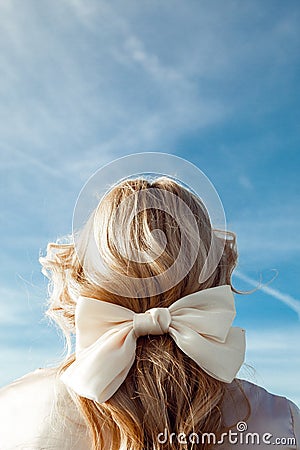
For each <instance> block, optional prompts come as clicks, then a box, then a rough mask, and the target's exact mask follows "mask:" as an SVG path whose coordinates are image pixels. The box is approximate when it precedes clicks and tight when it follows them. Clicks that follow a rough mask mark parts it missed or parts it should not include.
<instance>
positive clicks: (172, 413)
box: [40, 177, 250, 450]
mask: <svg viewBox="0 0 300 450" xmlns="http://www.w3.org/2000/svg"><path fill="white" fill-rule="evenodd" d="M152 188H156V189H155V190H153V193H154V194H153V195H155V196H158V197H161V200H162V201H164V202H165V201H168V202H170V204H169V205H168V207H169V210H171V211H173V214H172V215H170V214H169V213H167V212H166V210H167V209H166V210H162V209H154V208H148V209H147V208H145V209H144V210H143V211H140V212H137V213H135V211H134V210H133V220H132V222H131V223H130V224H129V235H128V228H126V227H122V226H120V223H123V222H124V223H125V222H126V220H127V219H128V211H126V209H125V210H123V212H122V214H123V216H121V218H120V219H121V222H120V223H119V224H118V226H117V224H116V221H115V220H114V219H115V215H114V213H115V211H116V208H118V206H119V205H120V204H121V203H122V202H123V201H124V200H125V199H126V198H128V197H129V196H130V195H131V194H133V193H137V192H141V191H143V190H147V191H148V192H151V189H152ZM165 191H168V192H169V193H171V194H174V195H172V196H171V195H170V196H167V197H166V196H163V193H164V192H165ZM166 198H167V200H166ZM176 198H177V199H178V198H179V199H181V200H183V201H184V202H185V204H186V205H187V206H188V207H189V209H190V211H192V214H193V217H194V219H196V224H197V226H196V229H195V227H193V226H191V222H189V220H190V219H189V218H188V217H186V218H185V220H186V230H187V233H188V237H189V239H188V241H189V243H190V244H188V245H186V247H185V248H184V249H183V251H184V253H183V258H184V264H186V265H187V266H188V265H189V264H190V255H191V245H193V242H194V240H195V239H194V238H195V237H197V236H198V237H199V238H200V241H201V246H200V250H199V252H198V254H197V257H196V260H195V262H194V264H193V265H192V267H191V269H190V270H189V272H188V274H187V275H186V276H185V277H184V278H183V279H182V280H181V281H179V282H176V284H174V286H172V287H171V288H169V289H168V290H167V291H164V292H162V293H159V294H158V293H157V292H155V293H154V295H153V292H152V293H151V292H148V293H147V294H145V296H144V297H142V298H141V297H140V296H139V297H138V296H136V294H135V292H132V291H133V289H132V288H131V283H130V277H138V278H140V279H143V278H147V277H153V276H155V275H159V274H161V273H163V272H164V271H165V270H166V269H167V268H168V267H170V266H171V265H172V264H173V263H174V261H175V260H176V258H177V256H178V252H179V248H180V244H181V237H182V230H180V227H179V225H178V223H177V221H176V217H182V216H181V215H182V214H183V211H182V210H181V203H180V202H179V203H178V202H176ZM174 199H175V200H174ZM133 208H135V206H134V205H133ZM131 213H132V211H131ZM154 229H156V230H157V229H159V230H161V231H162V232H163V233H164V236H165V238H166V239H165V248H164V251H163V252H162V254H161V255H160V256H159V257H158V258H157V259H153V258H152V259H151V258H150V259H149V261H146V262H143V263H138V262H135V261H131V258H130V254H127V255H126V249H127V251H128V252H130V251H132V250H141V249H143V250H144V251H149V252H151V249H152V248H153V245H154V246H155V245H156V244H157V246H158V247H161V242H155V241H154V240H155V236H156V235H155V234H153V233H151V232H152V230H154ZM91 233H94V237H95V239H96V241H97V244H98V249H99V252H100V255H101V257H102V259H103V260H104V261H105V265H106V270H105V274H104V273H97V274H96V275H97V276H96V277H95V273H94V274H93V276H92V275H91V273H89V267H91V266H89V264H88V262H89V261H88V258H89V254H88V252H87V251H85V248H87V247H88V239H89V236H90V235H91ZM212 233H214V236H215V239H216V242H219V244H220V245H221V246H222V249H223V250H222V256H221V259H220V261H219V263H218V265H217V267H216V268H215V270H214V271H213V273H212V274H211V275H210V276H209V278H208V279H207V280H206V281H205V282H203V283H199V281H198V279H199V274H200V272H201V269H202V268H203V266H204V263H205V261H206V259H207V255H208V251H209V248H210V243H211V237H212ZM196 235H197V236H196ZM80 236H81V237H80V240H79V244H78V245H80V246H81V250H82V255H83V256H82V257H81V258H78V253H77V252H76V249H75V245H74V242H73V241H72V240H71V239H70V241H69V242H67V243H58V242H57V243H50V244H48V247H47V254H46V256H45V257H41V258H40V262H41V264H42V266H43V272H44V273H45V274H47V276H48V277H49V278H50V282H49V300H48V305H47V307H48V309H47V310H46V316H48V317H50V318H51V319H53V320H54V321H55V322H56V323H57V324H58V325H59V326H60V327H61V329H62V330H63V332H64V335H65V337H66V342H67V344H68V354H67V356H65V358H64V360H63V361H62V362H61V363H60V364H59V366H58V367H57V374H61V373H62V372H63V371H64V370H65V369H66V368H67V367H68V366H69V365H70V364H71V363H72V362H73V361H74V360H75V353H74V352H73V353H72V344H71V337H72V335H74V334H75V320H74V313H75V307H76V301H77V299H78V297H79V296H80V295H84V296H88V297H92V298H95V299H101V300H104V301H108V302H111V303H115V304H117V305H121V306H124V307H126V308H129V309H131V310H132V311H134V312H136V313H141V312H145V311H146V310H147V309H149V308H155V307H168V306H170V305H171V304H172V303H173V302H175V301H176V300H178V299H179V298H181V297H183V296H186V295H188V294H191V293H193V292H196V291H199V290H202V289H207V288H211V287H215V286H220V285H224V284H228V285H230V286H231V288H232V290H233V291H234V292H236V293H239V291H237V290H236V289H235V288H234V287H233V286H232V283H231V275H232V272H233V270H234V268H235V266H236V264H237V257H238V255H237V250H236V238H235V235H234V233H232V232H228V231H227V232H225V231H223V232H221V231H220V230H218V231H217V230H214V229H213V228H212V225H211V222H210V219H209V215H208V212H207V210H206V208H205V206H204V204H203V202H202V201H201V200H200V199H199V198H198V197H197V196H196V195H195V194H193V193H192V192H190V191H189V190H188V189H186V188H185V187H183V186H181V185H180V184H178V183H177V182H175V181H174V180H172V179H170V178H168V177H159V178H156V179H154V180H152V181H149V180H147V179H145V178H136V179H127V180H125V181H122V182H120V183H119V184H117V185H115V186H113V187H112V188H111V190H110V191H109V192H108V193H107V195H106V196H105V197H104V199H103V200H102V201H101V203H100V205H99V207H98V208H97V210H95V212H94V214H93V220H89V221H88V222H87V223H86V225H85V227H84V228H83V230H82V231H81V234H80ZM125 240H127V241H126V243H127V244H128V245H124V246H123V252H122V254H121V253H120V251H119V250H118V249H119V245H120V242H121V243H122V242H124V241H125ZM128 240H129V242H128ZM124 252H125V253H124ZM85 263H86V264H85ZM120 274H126V275H127V277H126V280H127V286H126V292H130V290H131V296H128V295H127V296H122V295H120V294H117V293H116V291H115V290H114V289H112V290H110V289H108V287H109V286H110V283H111V286H116V285H118V283H119V279H120ZM101 277H102V278H101ZM101 279H102V280H105V282H106V283H105V287H104V283H101ZM124 287H125V286H124ZM124 292H125V291H124ZM236 381H237V380H236ZM237 384H238V381H237ZM239 388H240V389H241V387H240V386H239ZM226 389H227V385H226V383H224V382H222V381H218V380H216V379H215V378H212V377H211V376H210V375H208V374H207V373H205V372H204V371H203V370H202V369H201V368H200V367H199V366H198V365H197V364H196V363H195V362H194V361H193V360H192V359H190V358H189V357H188V356H187V355H185V353H183V352H182V351H181V350H180V349H179V348H178V347H177V346H176V344H175V342H174V340H173V339H172V338H171V337H170V336H169V335H168V334H164V335H160V336H141V337H139V338H138V341H137V348H136V358H135V362H134V364H133V366H132V367H131V370H130V372H129V374H128V376H127V378H126V379H125V381H124V382H123V384H122V385H121V386H120V388H119V389H118V390H117V391H116V393H115V394H114V395H113V396H112V397H111V398H110V399H109V400H107V401H106V402H105V403H102V404H99V403H97V402H95V401H93V400H89V399H87V398H84V397H81V396H79V395H77V394H76V393H72V398H73V400H74V402H75V404H76V406H77V408H78V409H79V411H80V412H81V413H82V416H83V418H84V420H85V422H86V424H87V427H88V429H89V430H90V433H91V437H92V447H93V449H94V450H96V449H101V450H102V449H103V450H104V449H105V450H120V449H126V450H160V449H164V450H166V449H171V448H172V449H178V450H183V449H190V448H193V449H196V448H197V449H204V450H208V449H209V448H211V447H212V445H213V444H212V443H209V442H205V443H198V444H197V443H195V442H194V443H190V442H186V443H182V442H179V441H176V440H174V441H173V442H172V443H171V442H166V443H164V444H161V443H160V442H159V440H158V438H157V437H158V435H159V433H161V432H162V431H164V430H165V431H166V432H167V434H168V436H170V435H171V433H175V435H176V436H177V435H178V434H179V433H182V432H184V433H185V434H186V435H187V436H188V435H189V434H191V433H198V434H199V433H211V432H213V433H214V434H215V435H216V436H219V435H221V433H222V432H224V430H227V431H228V428H229V427H228V424H227V425H226V424H225V421H224V418H223V415H222V403H223V401H224V398H225V395H226ZM244 399H245V402H246V403H247V409H248V414H247V417H248V416H249V414H250V410H249V403H248V402H247V399H246V397H244ZM244 419H245V418H244ZM240 420H242V418H240ZM233 425H235V424H232V426H233ZM173 436H174V435H173Z"/></svg>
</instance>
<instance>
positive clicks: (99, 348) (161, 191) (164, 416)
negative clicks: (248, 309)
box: [0, 177, 300, 450]
mask: <svg viewBox="0 0 300 450" xmlns="http://www.w3.org/2000/svg"><path fill="white" fill-rule="evenodd" d="M140 193H147V194H150V197H149V196H148V197H147V196H146V197H143V199H142V202H143V203H144V208H143V209H142V210H140V211H139V212H137V209H135V208H137V205H136V203H135V202H133V204H131V209H130V212H131V213H132V211H133V220H132V221H131V223H128V220H127V219H128V212H129V209H128V208H125V209H124V208H123V209H121V210H120V211H121V212H120V213H119V215H116V211H117V210H118V207H119V206H120V205H121V204H123V202H124V200H128V199H129V198H130V196H131V195H132V194H140ZM165 193H167V194H169V195H165ZM151 196H152V197H153V196H154V197H155V198H156V199H158V200H160V201H162V202H164V204H165V205H166V208H164V209H155V208H152V207H148V208H147V206H149V205H147V201H148V200H147V199H149V198H151ZM182 201H183V202H184V203H185V205H187V206H188V208H189V211H191V213H192V214H191V215H185V214H183V209H182ZM166 203H168V204H166ZM171 210H172V211H173V212H174V214H173V216H174V217H172V215H170V214H169V213H168V212H166V211H171ZM118 211H119V210H118ZM183 216H184V224H185V225H184V226H185V229H184V230H182V229H180V227H179V226H178V222H177V221H176V217H178V218H180V217H183ZM125 224H126V226H125ZM194 224H196V226H194ZM127 225H128V227H127ZM153 230H155V232H153ZM157 230H161V231H162V232H163V234H164V239H162V235H161V233H159V232H157ZM183 234H184V235H185V237H186V238H187V239H186V240H185V245H184V246H182V245H181V244H182V238H183ZM92 236H93V239H94V240H95V243H96V245H97V251H98V252H99V255H100V258H101V261H104V263H105V269H104V265H103V266H101V264H99V261H96V262H95V255H94V253H93V252H91V248H90V240H91V237H92ZM212 237H213V240H212ZM198 238H200V243H201V245H200V247H199V249H198V251H197V257H196V258H195V261H194V263H193V264H192V267H191V268H190V270H189V271H188V273H187V275H186V276H184V277H183V278H182V279H180V281H179V282H176V284H173V285H171V287H169V288H168V289H167V290H166V286H167V285H168V281H170V280H167V277H165V278H162V277H160V274H163V273H166V270H167V269H168V268H170V267H171V266H172V265H173V264H174V262H175V261H176V259H177V258H178V254H179V252H181V264H183V266H185V265H186V266H187V267H188V266H189V265H190V260H191V253H192V251H193V248H194V243H195V242H196V241H197V239H198ZM162 241H164V242H162ZM211 242H214V243H215V244H214V245H217V246H218V247H219V248H222V255H221V258H220V261H219V262H218V264H217V266H216V268H215V270H214V271H213V273H212V274H211V275H210V276H209V277H208V278H207V279H206V280H205V281H203V282H199V273H200V272H201V270H202V269H203V266H204V264H205V262H206V260H207V255H208V252H209V249H210V244H211ZM120 247H122V251H120ZM155 249H156V250H157V252H156V250H155ZM162 249H163V251H162V252H161V250H162ZM134 252H136V253H137V254H143V255H144V259H143V260H142V262H141V260H138V259H136V260H134V259H133V258H132V254H133V253H134ZM153 253H155V254H159V256H158V257H157V258H153ZM145 255H146V256H148V258H147V257H145ZM40 261H41V264H42V266H43V270H44V272H45V273H48V274H50V275H49V276H50V278H51V282H50V287H51V289H50V291H51V297H50V302H49V308H48V310H47V314H48V315H49V316H50V317H52V318H53V319H54V320H55V321H56V322H57V323H58V324H59V325H60V327H61V328H62V329H63V331H64V332H65V334H66V336H67V338H69V341H68V342H69V344H70V334H71V333H72V332H76V340H77V341H76V353H73V354H68V356H67V359H66V360H65V361H63V363H62V364H61V365H60V366H59V367H57V368H45V369H38V370H36V371H34V372H32V373H29V374H27V375H25V376H24V377H22V378H20V379H18V380H16V381H15V382H13V383H12V384H10V385H9V386H6V387H4V388H2V389H1V390H0V418H1V420H0V448H1V449H4V450H9V449H17V448H19V449H57V450H58V449H59V450H61V449H72V450H74V449H75V450H76V449H78V450H79V449H80V450H86V449H124V450H125V449H132V450H146V449H147V450H148V449H149V450H150V449H153V450H154V449H155V450H160V449H171V448H172V449H192V448H193V449H212V448H213V449H215V448H222V449H226V450H230V449H240V448H249V447H250V448H260V449H265V448H269V445H270V444H271V445H272V444H273V445H275V444H276V448H285V449H300V412H299V409H298V408H297V407H296V406H295V405H294V404H293V403H292V402H291V401H290V400H287V399H286V398H285V397H279V396H276V395H273V394H270V393H268V392H267V391H266V390H264V389H263V388H261V387H259V386H256V385H255V384H252V383H249V382H247V381H244V380H239V379H237V378H235V375H236V373H237V371H238V369H239V367H240V366H241V364H242V362H243V359H244V351H245V348H244V330H241V329H240V328H234V327H231V322H232V320H233V317H234V306H233V302H232V298H233V296H232V292H236V293H237V291H236V290H235V289H234V287H233V286H232V284H231V275H232V272H233V270H234V268H235V266H236V263H237V252H236V245H235V236H234V234H233V233H229V232H227V233H225V232H224V233H223V234H221V233H220V232H218V233H217V231H216V230H213V229H212V226H211V223H210V220H209V216H208V213H207V211H206V208H205V206H204V205H203V203H202V202H201V201H200V199H199V198H198V197H197V196H196V195H195V194H193V193H191V192H190V191H189V190H187V189H186V188H184V187H183V186H181V185H179V184H178V183H176V182H175V181H173V180H172V179H170V178H168V177H160V178H157V179H155V180H153V181H152V182H150V181H149V180H146V179H143V178H136V179H133V180H132V179H131V180H130V179H127V180H125V181H122V182H121V183H119V184H117V185H116V186H114V187H113V188H112V189H111V190H110V191H109V193H108V194H107V195H106V196H105V198H104V199H103V200H102V201H101V203H100V205H99V207H98V208H97V209H96V210H95V211H94V213H93V214H92V216H91V219H90V220H89V221H88V222H87V224H86V225H85V227H84V229H83V230H82V232H81V233H80V235H79V237H78V239H77V242H76V245H75V243H74V242H73V243H72V242H71V243H69V244H58V243H56V244H49V246H48V250H47V255H46V256H45V257H43V258H41V259H40ZM101 267H102V268H101ZM147 280H148V281H149V280H150V284H149V282H148V281H147ZM136 281H139V289H137V287H136V286H137V285H136ZM143 281H145V284H143ZM146 281H147V283H146ZM164 283H165V285H164ZM157 288H159V289H157ZM122 292H123V293H124V295H122ZM125 294H126V295H125ZM76 306H77V308H76ZM195 319H196V320H195ZM199 324H201V326H200V325H199ZM201 327H202V328H201ZM198 328H199V329H198ZM223 328H224V330H223ZM201 332H202V334H201ZM267 446H268V447H267Z"/></svg>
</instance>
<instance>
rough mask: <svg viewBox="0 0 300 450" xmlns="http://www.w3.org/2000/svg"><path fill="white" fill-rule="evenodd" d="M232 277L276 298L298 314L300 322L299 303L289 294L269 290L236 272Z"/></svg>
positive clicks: (272, 289) (267, 287) (269, 288)
mask: <svg viewBox="0 0 300 450" xmlns="http://www.w3.org/2000/svg"><path fill="white" fill-rule="evenodd" d="M234 275H235V276H236V277H237V278H239V279H240V280H243V281H246V283H249V284H250V285H251V286H253V287H257V288H258V289H259V290H260V291H262V292H264V293H265V294H267V295H270V296H271V297H274V298H276V299H277V300H280V301H281V302H282V303H284V304H285V305H287V306H288V307H289V308H291V309H292V310H293V311H294V312H296V313H297V314H298V318H299V320H300V301H298V300H296V299H295V298H294V297H292V296H291V295H289V294H285V293H283V292H281V291H278V290H277V289H274V288H271V287H269V286H265V285H263V284H261V283H260V282H258V281H257V280H255V279H254V278H251V277H249V276H247V275H245V274H243V273H241V272H239V271H238V270H236V271H235V272H234Z"/></svg>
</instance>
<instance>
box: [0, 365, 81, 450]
mask: <svg viewBox="0 0 300 450" xmlns="http://www.w3.org/2000/svg"><path fill="white" fill-rule="evenodd" d="M78 432H80V433H79V434H82V433H85V432H86V425H85V423H84V419H83V417H82V415H81V414H80V413H79V411H78V410H77V408H76V406H75V404H74V402H73V400H72V398H71V396H70V395H69V393H68V391H67V389H66V388H65V386H64V384H63V383H62V381H61V380H60V379H59V377H58V375H57V369H56V368H41V369H36V370H35V371H33V372H30V373H27V374H26V375H24V376H22V377H20V378H18V379H16V380H14V381H13V382H12V383H10V384H8V385H7V386H4V387H2V388H1V389H0V449H1V450H2V448H5V450H6V449H13V448H16V449H17V448H30V449H35V448H37V449H38V448H42V447H39V446H40V445H43V446H44V445H46V444H47V445H49V446H50V445H51V446H52V447H51V448H53V449H56V448H66V447H64V446H66V445H71V443H72V446H73V447H74V448H76V449H77V448H81V447H77V446H76V445H75V444H74V442H73V441H74V439H75V441H76V442H77V440H78V439H79V440H80V436H78ZM26 445H27V447H26ZM45 448H46V447H45ZM70 448H72V447H70Z"/></svg>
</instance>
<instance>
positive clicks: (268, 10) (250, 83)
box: [0, 0, 300, 405]
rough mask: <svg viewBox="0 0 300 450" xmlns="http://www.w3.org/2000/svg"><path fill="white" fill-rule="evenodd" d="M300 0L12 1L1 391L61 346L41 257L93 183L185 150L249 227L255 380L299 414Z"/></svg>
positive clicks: (5, 40)
mask: <svg viewBox="0 0 300 450" xmlns="http://www.w3.org/2000/svg"><path fill="white" fill-rule="evenodd" d="M299 19H300V5H299V2H298V1H293V0H289V1H288V2H284V3H283V2H280V1H276V0H265V1H264V2H260V1H251V2H244V1H237V0H228V1H226V2H222V1H221V0H218V1H216V0H212V1H210V2H208V1H188V2H179V1H177V0H174V1H172V2H171V1H169V2H158V1H156V0H152V1H151V2H150V1H145V2H139V1H134V0H131V1H122V2H121V1H116V2H104V1H99V0H60V1H59V2H58V1H57V2H52V1H50V0H45V1H43V2H36V1H33V0H28V1H26V2H17V1H14V0H12V1H10V2H1V3H0V23H1V41H0V71H1V83H0V94H1V102H0V136H1V147H0V152H1V164H0V170H1V187H2V189H1V209H2V214H1V273H0V291H1V301H0V325H1V328H0V367H1V370H0V385H4V384H7V383H8V382H10V381H12V380H13V379H15V378H17V377H20V376H22V375H23V374H25V373H27V372H29V371H31V370H34V369H35V368H37V367H44V366H47V365H52V364H54V363H55V361H56V360H58V359H59V358H60V356H61V354H62V350H63V340H62V337H61V335H60V333H59V332H58V330H57V329H56V328H55V327H54V326H53V325H52V326H51V325H50V324H49V323H48V321H47V319H43V311H44V310H45V307H46V288H47V283H46V280H44V279H43V276H42V275H41V274H40V267H39V263H38V256H39V253H40V252H43V253H44V252H45V249H46V245H47V243H48V241H53V240H55V239H56V238H57V237H59V236H61V235H64V234H66V233H69V232H70V231H71V222H72V213H73V207H74V204H75V201H76V198H77V195H78V193H79V191H80V189H81V187H82V185H83V184H84V182H85V181H86V179H87V178H88V177H89V176H90V175H91V174H93V173H94V172H95V170H96V169H98V168H99V167H101V166H102V165H103V164H104V163H108V162H109V161H112V160H113V159H115V158H117V157H121V156H123V155H126V154H130V153H135V152H144V151H157V152H160V151H161V152H167V153H172V154H174V155H177V156H181V157H183V158H186V159H188V160H189V161H191V162H193V163H194V164H196V165H197V166H198V167H199V168H200V169H201V170H202V171H203V172H204V173H205V174H206V175H207V176H208V177H209V178H210V180H211V181H212V182H213V184H214V186H215V187H216V189H217V191H218V193H219V195H220V197H221V199H222V202H223V205H224V209H225V212H226V216H227V222H228V228H229V229H232V230H233V231H235V232H236V233H237V241H238V246H239V253H240V257H239V267H238V273H237V275H236V276H235V277H234V282H235V284H236V286H237V287H238V288H240V289H251V288H253V285H254V284H255V283H256V282H257V281H258V280H259V277H260V274H261V275H262V278H263V281H264V282H268V281H269V280H270V279H272V277H273V276H274V271H273V270H274V269H275V270H277V277H276V278H275V279H274V281H273V282H272V283H271V284H269V285H268V288H270V289H269V290H268V289H265V290H260V291H258V292H256V293H254V294H251V295H247V296H236V299H237V311H238V315H237V319H236V324H237V325H240V326H243V327H244V328H246V329H247V336H248V348H247V358H246V362H247V363H248V364H250V365H251V366H252V367H254V369H255V370H256V372H255V374H254V375H253V374H252V373H250V371H249V370H247V369H246V368H244V369H242V371H241V373H240V375H241V376H242V377H245V378H248V379H252V380H253V381H256V382H258V383H259V384H261V385H262V386H264V387H266V388H267V389H269V390H270V391H271V392H275V393H277V394H281V395H286V396H288V397H289V398H291V399H292V400H294V401H295V402H296V403H297V404H298V405H300V387H299V383H298V379H299V371H300V355H299V353H300V352H299V344H298V342H299V340H300V327H299V325H300V322H299V320H300V319H299V304H300V303H299V302H300V294H299V275H300V262H299V256H298V255H299V250H300V240H299V231H298V230H299V219H300V211H299V200H300V188H299V182H298V178H299V162H300V155H299V140H300V139H299V125H298V124H299V123H300V117H299V116H300V113H299V107H298V105H299V86H300V83H299V63H300V58H299V54H300V53H299V50H300V48H299V47H300V32H299Z"/></svg>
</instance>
